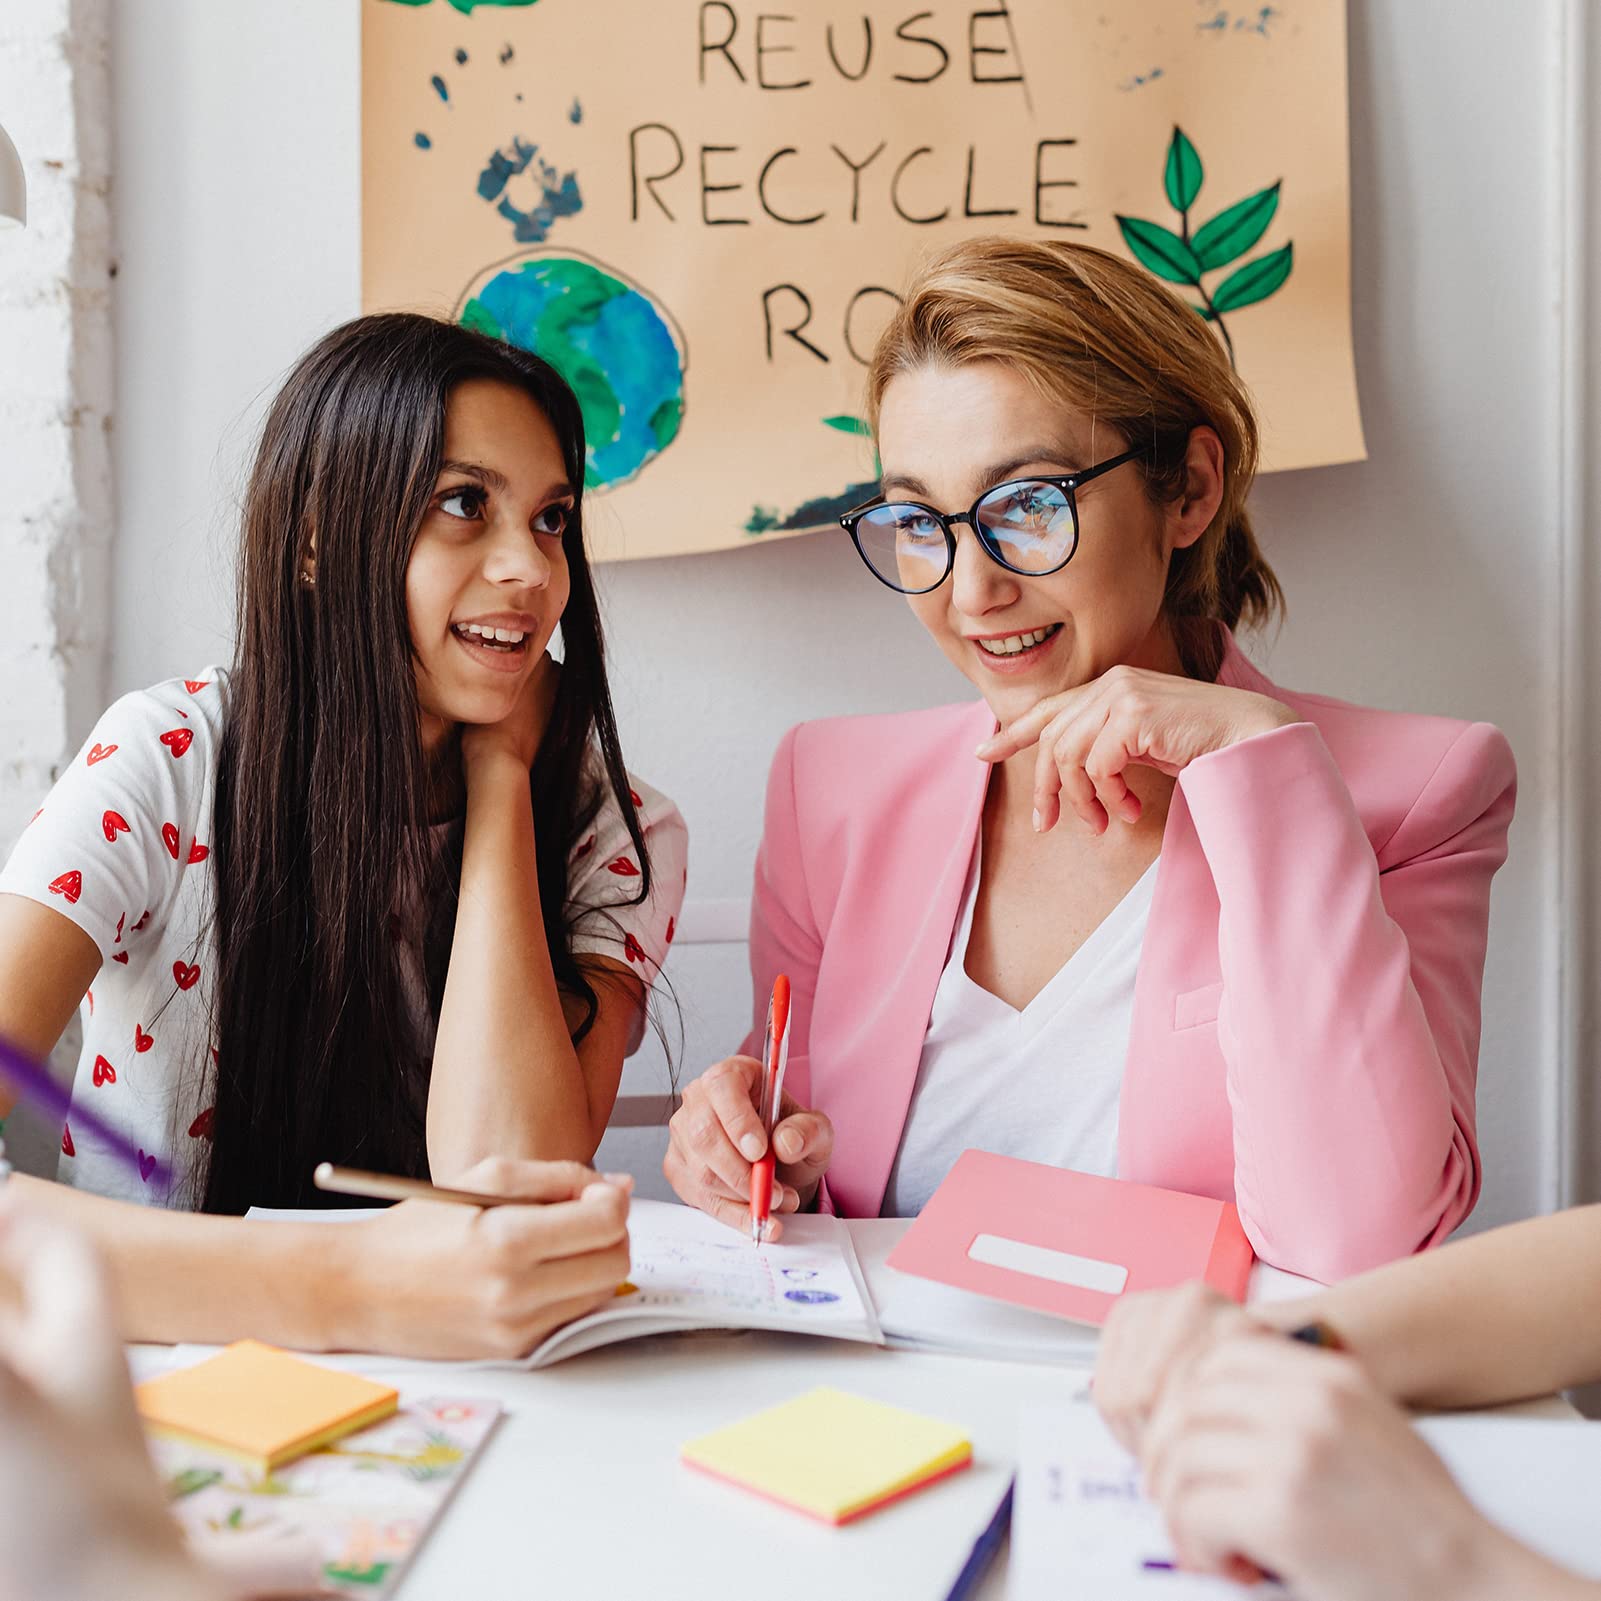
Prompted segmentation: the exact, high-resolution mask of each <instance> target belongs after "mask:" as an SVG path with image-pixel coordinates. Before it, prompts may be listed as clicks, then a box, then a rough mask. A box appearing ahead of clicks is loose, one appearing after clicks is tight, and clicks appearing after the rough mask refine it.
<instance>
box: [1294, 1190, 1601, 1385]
mask: <svg viewBox="0 0 1601 1601" xmlns="http://www.w3.org/2000/svg"><path fill="white" fill-rule="evenodd" d="M1264 1310H1265V1311H1266V1313H1267V1315H1268V1316H1270V1317H1271V1319H1272V1321H1273V1322H1274V1323H1276V1324H1281V1325H1283V1326H1293V1325H1294V1324H1295V1323H1297V1322H1304V1321H1306V1320H1307V1319H1308V1318H1312V1317H1319V1318H1323V1319H1326V1320H1327V1322H1328V1323H1329V1324H1330V1325H1331V1326H1332V1327H1333V1328H1334V1329H1335V1330H1337V1331H1338V1333H1339V1334H1340V1336H1341V1338H1342V1339H1343V1340H1345V1342H1346V1343H1347V1344H1348V1345H1349V1346H1350V1347H1351V1349H1352V1350H1353V1351H1354V1352H1355V1353H1356V1355H1357V1356H1358V1357H1359V1358H1360V1359H1361V1361H1362V1363H1363V1365H1364V1366H1365V1367H1366V1368H1367V1369H1368V1371H1369V1372H1370V1373H1371V1374H1372V1375H1373V1378H1374V1380H1375V1381H1376V1382H1377V1383H1378V1384H1379V1386H1380V1387H1381V1388H1382V1389H1383V1390H1385V1391H1386V1392H1387V1393H1388V1394H1389V1395H1391V1396H1393V1397H1394V1398H1395V1399H1396V1400H1398V1401H1402V1402H1405V1403H1407V1404H1408V1405H1411V1406H1437V1407H1466V1406H1486V1405H1490V1404H1492V1403H1495V1402H1499V1401H1514V1400H1519V1399H1522V1398H1524V1397H1527V1396H1533V1395H1547V1394H1549V1393H1550V1392H1552V1391H1553V1390H1560V1389H1564V1388H1566V1387H1567V1386H1569V1385H1575V1384H1584V1383H1589V1382H1590V1381H1592V1380H1595V1379H1598V1378H1601V1332H1598V1331H1601V1207H1597V1206H1590V1207H1583V1208H1580V1209H1578V1210H1576V1211H1571V1212H1559V1213H1557V1214H1556V1215H1555V1216H1552V1217H1541V1218H1532V1219H1530V1220H1529V1221H1527V1222H1524V1223H1514V1224H1511V1225H1509V1226H1508V1227H1506V1228H1499V1229H1493V1230H1491V1231H1490V1232H1488V1233H1485V1234H1480V1235H1477V1236H1475V1237H1474V1238H1473V1239H1469V1240H1461V1241H1458V1242H1457V1243H1455V1244H1452V1245H1447V1246H1443V1247H1441V1248H1440V1249H1439V1250H1436V1251H1430V1252H1427V1253H1425V1254H1424V1255H1422V1256H1418V1257H1412V1258H1409V1259H1408V1260H1406V1261H1401V1262H1392V1263H1390V1264H1389V1265H1388V1266H1386V1267H1382V1268H1378V1269H1376V1270H1374V1271H1373V1272H1371V1273H1364V1274H1362V1275H1361V1276H1360V1277H1357V1278H1354V1279H1348V1280H1346V1281H1345V1282H1344V1283H1342V1284H1336V1285H1334V1286H1333V1287H1332V1288H1330V1289H1328V1290H1324V1291H1322V1292H1320V1293H1319V1294H1317V1295H1315V1296H1312V1297H1310V1298H1309V1299H1307V1300H1305V1301H1295V1302H1286V1303H1282V1304H1278V1305H1273V1306H1271V1307H1269V1308H1266V1309H1264Z"/></svg>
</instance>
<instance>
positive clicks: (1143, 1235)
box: [889, 1151, 1253, 1327]
mask: <svg viewBox="0 0 1601 1601" xmlns="http://www.w3.org/2000/svg"><path fill="white" fill-rule="evenodd" d="M1252 1260H1253V1256H1252V1251H1251V1246H1250V1242H1249V1241H1248V1240H1247V1239H1246V1238H1245V1231H1244V1229H1242V1228H1241V1227H1240V1214H1239V1213H1238V1212H1237V1211H1236V1210H1235V1209H1234V1204H1233V1202H1231V1201H1213V1200H1208V1199H1207V1198H1206V1197H1205V1196H1200V1195H1184V1194H1181V1193H1180V1192H1179V1191H1178V1190H1162V1189H1157V1188H1156V1187H1155V1186H1154V1185H1150V1184H1132V1183H1129V1182H1128V1181H1127V1180H1124V1179H1106V1178H1096V1177H1094V1176H1092V1175H1091V1174H1088V1173H1075V1172H1072V1171H1071V1170H1070V1169H1067V1168H1060V1167H1048V1166H1046V1165H1045V1164H1043V1163H1040V1162H1024V1161H1020V1160H1018V1158H1016V1157H1013V1156H996V1155H994V1154H993V1153H991V1152H989V1151H964V1152H963V1153H962V1154H961V1156H960V1157H959V1158H958V1159H957V1162H956V1165H955V1166H954V1167H953V1168H952V1169H951V1170H950V1172H949V1173H948V1174H947V1175H946V1178H945V1182H944V1183H943V1184H941V1185H940V1187H939V1188H938V1189H937V1190H935V1192H934V1195H933V1198H932V1199H931V1200H930V1201H929V1203H928V1205H927V1206H925V1207H924V1208H923V1212H922V1215H921V1216H920V1217H919V1218H918V1219H917V1220H916V1221H915V1222H914V1223H913V1224H912V1226H911V1227H910V1228H909V1229H908V1230H907V1231H906V1233H905V1234H904V1235H903V1236H902V1238H901V1242H900V1244H899V1245H897V1246H896V1247H895V1249H894V1250H893V1251H892V1252H891V1253H890V1256H889V1265H890V1266H891V1267H892V1268H896V1269H898V1270H899V1271H900V1272H902V1273H913V1274H916V1275H918V1276H919V1277H920V1278H925V1279H936V1280H938V1281H939V1282H940V1283H941V1284H954V1285H955V1286H956V1287H957V1288H958V1289H962V1290H972V1291H973V1292H974V1293H975V1294H977V1295H988V1296H991V1297H993V1298H994V1299H996V1300H999V1301H1011V1302H1014V1303H1015V1304H1016V1305H1018V1306H1031V1307H1033V1308H1035V1310H1037V1311H1040V1312H1049V1313H1051V1314H1053V1315H1054V1316H1056V1317H1062V1318H1070V1319H1072V1320H1073V1321H1074V1322H1076V1323H1090V1324H1094V1325H1096V1326H1097V1327H1099V1326H1100V1325H1101V1324H1102V1323H1104V1322H1105V1321H1106V1317H1107V1314H1108V1313H1109V1312H1110V1311H1111V1309H1112V1303H1113V1302H1114V1301H1115V1300H1116V1299H1117V1298H1118V1297H1119V1296H1120V1295H1127V1294H1130V1293H1132V1292H1134V1291H1137V1290H1156V1289H1162V1288H1164V1287H1166V1286H1168V1285H1171V1284H1182V1283H1184V1282H1185V1281H1187V1280H1189V1279H1205V1280H1206V1282H1207V1283H1208V1284H1210V1285H1211V1286H1212V1287H1213V1288H1214V1289H1216V1290H1219V1291H1221V1292H1222V1293H1223V1294H1224V1295H1227V1296H1229V1297H1231V1298H1232V1299H1233V1300H1236V1301H1243V1300H1244V1299H1245V1287H1246V1282H1247V1280H1248V1279H1249V1278H1250V1274H1251V1262H1252Z"/></svg>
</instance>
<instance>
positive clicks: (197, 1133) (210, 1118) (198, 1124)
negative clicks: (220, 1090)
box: [189, 1106, 217, 1140]
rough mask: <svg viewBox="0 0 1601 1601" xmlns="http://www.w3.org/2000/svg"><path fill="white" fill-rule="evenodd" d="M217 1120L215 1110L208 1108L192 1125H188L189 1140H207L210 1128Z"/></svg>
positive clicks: (209, 1136) (209, 1135)
mask: <svg viewBox="0 0 1601 1601" xmlns="http://www.w3.org/2000/svg"><path fill="white" fill-rule="evenodd" d="M216 1120H217V1108H216V1107H214V1106H208V1107H207V1108H206V1109H205V1111H203V1112H202V1113H201V1114H200V1116H199V1117H197V1118H196V1119H195V1120H194V1122H193V1123H191V1124H190V1125H189V1138H190V1139H192V1140H209V1139H210V1138H211V1126H212V1124H213V1123H215V1122H216Z"/></svg>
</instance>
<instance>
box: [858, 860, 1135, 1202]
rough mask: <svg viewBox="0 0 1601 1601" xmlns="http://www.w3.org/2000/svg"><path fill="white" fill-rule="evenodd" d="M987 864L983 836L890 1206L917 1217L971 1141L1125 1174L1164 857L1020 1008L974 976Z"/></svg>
mask: <svg viewBox="0 0 1601 1601" xmlns="http://www.w3.org/2000/svg"><path fill="white" fill-rule="evenodd" d="M979 863H980V849H979V847H978V846H976V845H975V846H974V848H973V865H972V867H971V868H970V869H969V871H968V876H967V889H966V891H965V893H964V895H963V897H962V908H961V912H960V914H959V915H958V917H957V922H956V931H955V933H954V934H953V935H952V936H951V953H950V957H949V959H948V960H947V961H946V963H945V971H944V973H943V974H942V975H941V977H940V981H939V989H938V990H937V991H936V992H935V995H934V1005H933V1008H932V1010H931V1012H930V1014H929V1020H928V1033H927V1034H926V1035H925V1036H924V1039H923V1055H922V1060H921V1061H920V1062H919V1064H918V1068H917V1083H916V1085H915V1087H914V1088H913V1090H912V1101H911V1105H910V1107H909V1108H908V1109H907V1114H906V1126H905V1128H904V1130H903V1131H902V1133H901V1144H900V1150H899V1151H898V1152H897V1153H896V1156H895V1165H894V1167H893V1168H891V1170H890V1175H889V1183H888V1185H887V1186H886V1187H885V1190H884V1204H883V1206H882V1207H881V1208H880V1212H881V1215H882V1216H884V1217H915V1216H916V1215H917V1214H918V1213H919V1212H921V1211H922V1209H923V1208H924V1206H926V1205H927V1204H928V1200H929V1197H930V1196H931V1195H933V1193H934V1191H935V1190H936V1189H938V1188H939V1185H940V1183H941V1181H942V1180H943V1179H944V1177H945V1175H946V1174H947V1173H949V1172H950V1170H951V1167H952V1166H953V1165H954V1163H955V1161H956V1159H957V1157H959V1156H960V1155H961V1154H962V1152H963V1151H967V1150H980V1151H994V1152H997V1153H999V1154H1001V1155H1003V1156H1020V1157H1024V1158H1026V1159H1027V1160H1029V1161H1033V1162H1048V1163H1049V1164H1050V1165H1051V1166H1052V1167H1064V1168H1073V1169H1075V1170H1076V1171H1077V1172H1080V1173H1094V1174H1097V1175H1099V1176H1101V1177H1105V1178H1114V1177H1116V1175H1117V1109H1118V1098H1119V1096H1120V1094H1121V1093H1122V1088H1123V1067H1124V1062H1125V1060H1126V1058H1127V1056H1128V1042H1129V1032H1130V1030H1131V1029H1132V1027H1133V1022H1134V981H1135V978H1136V976H1137V975H1138V972H1139V965H1140V952H1141V950H1142V949H1143V947H1144V944H1145V927H1146V924H1147V922H1148V921H1149V918H1150V911H1151V897H1152V895H1153V893H1154V892H1155V889H1156V870H1157V866H1158V863H1157V862H1152V864H1151V865H1150V867H1148V868H1147V869H1146V870H1145V872H1144V874H1143V875H1142V876H1141V877H1140V879H1139V881H1138V882H1137V883H1136V884H1135V885H1134V887H1133V888H1132V889H1130V890H1129V892H1128V893H1127V894H1126V895H1125V896H1124V897H1123V899H1122V900H1121V901H1119V902H1118V904H1117V905H1116V906H1115V907H1113V909H1112V910H1111V911H1110V912H1109V913H1108V914H1107V916H1106V917H1105V919H1104V920H1103V921H1102V922H1101V925H1100V927H1098V928H1097V929H1096V930H1095V932H1094V933H1092V934H1091V935H1090V937H1089V938H1088V939H1087V940H1085V942H1084V943H1083V944H1082V945H1081V946H1079V948H1078V949H1077V950H1076V951H1075V952H1074V953H1073V954H1072V955H1071V956H1070V957H1069V958H1068V959H1067V961H1066V962H1065V963H1064V964H1063V965H1062V966H1061V967H1060V968H1059V969H1058V970H1057V972H1056V974H1055V975H1054V977H1052V979H1051V980H1050V982H1049V983H1047V984H1046V986H1045V988H1044V989H1042V990H1041V991H1040V992H1039V994H1038V995H1036V996H1035V997H1034V999H1033V1000H1031V1001H1030V1002H1029V1003H1028V1005H1027V1006H1025V1007H1024V1008H1023V1009H1022V1011H1018V1010H1017V1008H1016V1007H1014V1006H1010V1005H1008V1004H1007V1003H1006V1002H1005V1001H1003V1000H1002V999H1001V998H1000V997H999V996H998V995H992V994H991V993H990V992H989V991H988V990H987V989H984V988H983V987H982V986H980V985H978V984H975V983H974V982H973V980H972V979H971V978H969V977H968V975H967V945H968V939H969V937H970V936H971V934H972V930H973V908H974V906H975V904H976V903H977V900H978V879H979Z"/></svg>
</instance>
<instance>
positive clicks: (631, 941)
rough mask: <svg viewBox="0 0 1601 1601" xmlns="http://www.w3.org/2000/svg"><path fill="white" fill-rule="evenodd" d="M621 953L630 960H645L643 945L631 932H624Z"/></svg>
mask: <svg viewBox="0 0 1601 1601" xmlns="http://www.w3.org/2000/svg"><path fill="white" fill-rule="evenodd" d="M623 955H624V956H626V957H627V958H628V960H629V961H631V962H642V961H644V960H645V947H644V946H643V945H641V944H640V943H639V941H638V940H637V939H635V938H634V936H633V935H632V934H625V935H624V936H623Z"/></svg>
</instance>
